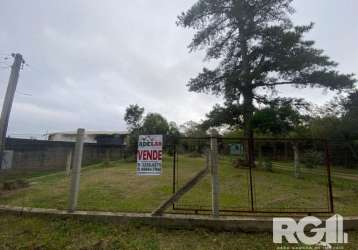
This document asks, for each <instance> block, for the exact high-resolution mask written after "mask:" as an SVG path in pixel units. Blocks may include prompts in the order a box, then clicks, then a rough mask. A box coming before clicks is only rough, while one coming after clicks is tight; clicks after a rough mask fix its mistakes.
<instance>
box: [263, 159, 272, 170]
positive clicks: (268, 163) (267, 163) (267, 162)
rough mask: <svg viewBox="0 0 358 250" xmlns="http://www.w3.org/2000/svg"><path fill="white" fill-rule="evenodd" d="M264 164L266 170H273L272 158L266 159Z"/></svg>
mask: <svg viewBox="0 0 358 250" xmlns="http://www.w3.org/2000/svg"><path fill="white" fill-rule="evenodd" d="M263 166H264V169H265V170H266V171H268V172H273V169H272V161H271V159H268V158H266V159H264V162H263Z"/></svg>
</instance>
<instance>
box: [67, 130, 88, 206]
mask: <svg viewBox="0 0 358 250" xmlns="http://www.w3.org/2000/svg"><path fill="white" fill-rule="evenodd" d="M84 135H85V130H84V129H83V128H79V129H78V130H77V138H76V145H75V153H74V156H73V167H72V174H71V187H70V204H69V208H68V210H69V211H70V212H74V211H75V210H76V207H77V201H78V193H79V189H80V175H81V164H82V153H83V142H84Z"/></svg>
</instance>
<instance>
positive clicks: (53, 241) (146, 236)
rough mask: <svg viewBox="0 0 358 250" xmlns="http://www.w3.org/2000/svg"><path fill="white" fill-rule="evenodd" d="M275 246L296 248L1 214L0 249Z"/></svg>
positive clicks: (262, 236) (268, 239)
mask: <svg viewBox="0 0 358 250" xmlns="http://www.w3.org/2000/svg"><path fill="white" fill-rule="evenodd" d="M348 233H349V239H348V241H349V244H346V245H344V246H343V245H340V246H338V247H340V248H339V249H345V250H354V249H357V246H358V233H357V232H348ZM278 247H292V248H283V249H297V247H298V245H274V244H273V243H272V235H271V234H270V233H259V234H246V233H230V232H220V233H217V232H210V231H207V230H204V229H196V230H194V231H190V230H169V229H164V228H152V227H148V226H142V225H138V224H122V225H115V224H109V223H99V222H97V223H96V222H88V221H82V220H80V219H58V218H50V217H33V216H15V215H5V214H0V249H82V250H85V249H129V250H130V249H137V250H138V249H146V250H147V249H153V250H155V249H168V250H169V249H183V250H184V249H192V250H196V249H198V250H201V249H208V250H211V249H213V250H214V249H215V250H216V249H245V250H270V249H278ZM294 247H296V248H294ZM343 247H344V248H343ZM281 249H282V248H281ZM302 249H307V248H302ZM314 249H323V248H318V247H316V248H314Z"/></svg>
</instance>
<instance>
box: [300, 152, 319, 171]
mask: <svg viewBox="0 0 358 250" xmlns="http://www.w3.org/2000/svg"><path fill="white" fill-rule="evenodd" d="M302 162H303V164H304V165H305V167H306V168H315V167H317V166H318V165H320V164H322V163H323V154H322V153H321V152H318V151H315V150H310V151H307V152H305V153H304V155H303V160H302Z"/></svg>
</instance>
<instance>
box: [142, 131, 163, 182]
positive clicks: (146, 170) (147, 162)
mask: <svg viewBox="0 0 358 250" xmlns="http://www.w3.org/2000/svg"><path fill="white" fill-rule="evenodd" d="M162 155H163V135H140V136H139V138H138V151H137V175H161V172H162Z"/></svg>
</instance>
